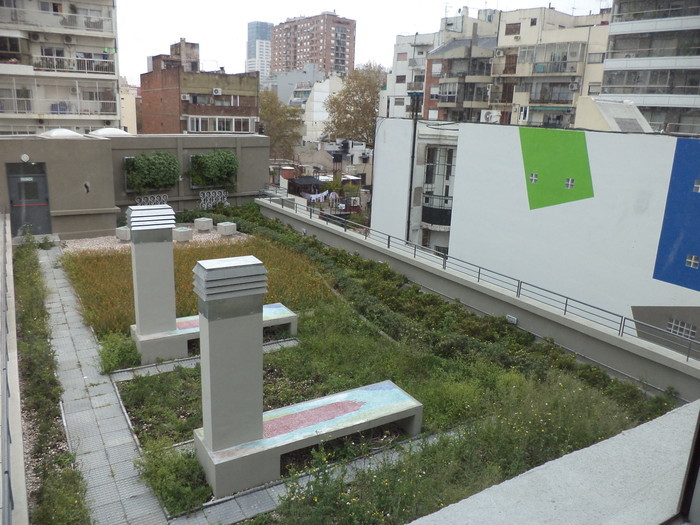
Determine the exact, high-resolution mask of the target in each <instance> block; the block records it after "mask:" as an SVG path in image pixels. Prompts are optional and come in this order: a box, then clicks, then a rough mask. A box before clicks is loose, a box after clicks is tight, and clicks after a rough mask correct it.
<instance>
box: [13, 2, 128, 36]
mask: <svg viewBox="0 0 700 525" xmlns="http://www.w3.org/2000/svg"><path fill="white" fill-rule="evenodd" d="M99 7H100V9H101V8H102V7H103V6H99ZM0 23H4V24H16V25H21V26H30V27H37V28H44V27H47V28H52V29H59V28H64V29H72V30H78V31H98V32H103V33H112V32H113V31H114V26H113V23H112V19H111V18H109V17H98V16H87V15H77V14H75V15H74V14H69V13H51V12H47V11H40V10H38V9H19V8H16V7H0Z"/></svg>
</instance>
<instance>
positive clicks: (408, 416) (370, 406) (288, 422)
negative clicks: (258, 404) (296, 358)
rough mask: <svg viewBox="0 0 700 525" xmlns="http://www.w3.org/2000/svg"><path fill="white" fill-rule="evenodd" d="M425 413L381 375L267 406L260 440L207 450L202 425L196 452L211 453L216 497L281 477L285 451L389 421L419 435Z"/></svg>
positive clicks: (208, 466)
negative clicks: (272, 407)
mask: <svg viewBox="0 0 700 525" xmlns="http://www.w3.org/2000/svg"><path fill="white" fill-rule="evenodd" d="M422 419H423V405H422V404H421V403H419V402H418V401H416V400H415V399H414V398H413V397H411V396H410V395H408V394H407V393H406V392H404V391H403V390H402V389H400V388H399V387H398V386H396V385H395V384H394V383H392V382H391V381H382V382H381V383H375V384H373V385H368V386H364V387H361V388H356V389H354V390H348V391H345V392H340V393H338V394H332V395H330V396H326V397H322V398H318V399H314V400H311V401H306V402H304V403H298V404H296V405H290V406H287V407H284V408H279V409H276V410H270V411H268V412H265V413H264V414H263V436H264V437H263V438H262V439H259V440H256V441H251V442H249V443H244V444H242V445H237V446H234V447H230V448H227V449H224V450H219V451H216V452H211V451H206V449H205V447H204V446H203V442H204V432H203V429H201V428H200V429H197V430H195V440H194V442H195V447H197V456H198V457H199V458H205V457H207V458H208V463H207V462H205V463H206V464H204V465H203V466H204V471H205V473H206V475H207V480H209V484H210V485H212V486H215V487H216V492H215V494H214V495H215V497H217V498H218V497H223V496H227V495H229V494H233V493H234V492H239V491H241V490H245V489H248V488H251V487H254V486H257V485H260V484H262V483H267V482H269V481H273V480H275V479H278V478H279V477H280V459H281V456H282V455H283V454H286V453H288V452H293V451H295V450H300V449H302V448H305V447H309V446H312V445H317V444H318V443H320V442H321V441H327V440H330V439H335V438H339V437H343V436H348V435H350V434H354V433H356V432H361V431H363V430H368V429H371V428H376V427H380V426H382V425H386V424H388V423H397V424H398V425H400V426H401V427H402V428H403V429H404V430H405V431H406V432H407V433H408V434H410V435H416V434H418V433H419V432H420V429H421V424H422ZM217 466H218V468H215V467H217ZM211 476H216V477H217V479H216V480H212V479H211ZM213 481H215V482H213Z"/></svg>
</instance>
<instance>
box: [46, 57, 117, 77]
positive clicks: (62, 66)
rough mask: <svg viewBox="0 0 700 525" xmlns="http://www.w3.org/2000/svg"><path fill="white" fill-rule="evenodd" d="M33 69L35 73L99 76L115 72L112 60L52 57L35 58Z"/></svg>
mask: <svg viewBox="0 0 700 525" xmlns="http://www.w3.org/2000/svg"><path fill="white" fill-rule="evenodd" d="M34 69H35V70H36V71H53V72H56V73H58V72H70V73H97V74H101V75H113V74H114V72H115V69H114V60H105V59H97V58H64V57H54V56H35V57H34Z"/></svg>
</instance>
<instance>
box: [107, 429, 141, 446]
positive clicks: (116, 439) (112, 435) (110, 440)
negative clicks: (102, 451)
mask: <svg viewBox="0 0 700 525" xmlns="http://www.w3.org/2000/svg"><path fill="white" fill-rule="evenodd" d="M102 440H103V441H104V444H105V446H106V447H116V446H117V445H126V444H133V445H136V443H135V442H134V437H133V436H132V434H131V430H129V429H121V430H115V431H113V432H104V433H102Z"/></svg>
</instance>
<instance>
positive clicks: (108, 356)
mask: <svg viewBox="0 0 700 525" xmlns="http://www.w3.org/2000/svg"><path fill="white" fill-rule="evenodd" d="M100 345H101V348H100V349H99V355H100V367H101V370H100V373H101V374H109V373H110V372H113V371H114V370H120V369H122V368H131V367H134V366H139V365H141V355H140V354H139V352H138V350H136V343H134V340H133V339H132V338H131V337H128V336H126V335H124V334H122V333H119V332H110V333H108V334H107V335H105V336H104V337H103V338H102V340H101V341H100Z"/></svg>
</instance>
